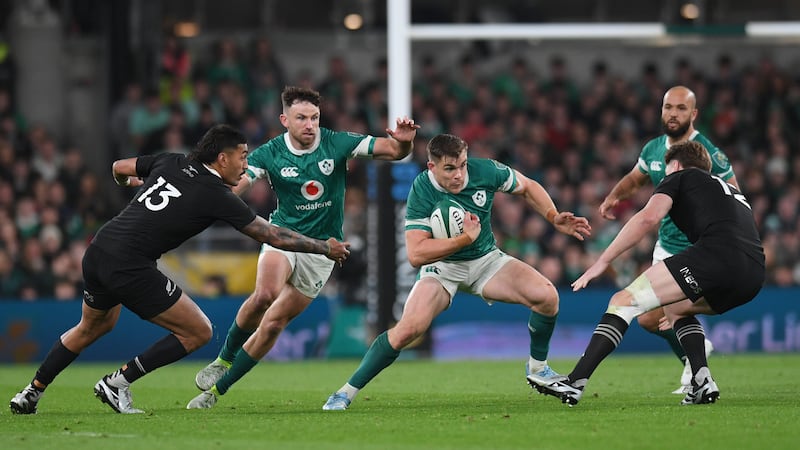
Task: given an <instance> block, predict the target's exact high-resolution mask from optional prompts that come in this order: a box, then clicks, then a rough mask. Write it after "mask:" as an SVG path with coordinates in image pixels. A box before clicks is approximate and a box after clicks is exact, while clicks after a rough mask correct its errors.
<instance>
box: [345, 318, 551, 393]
mask: <svg viewBox="0 0 800 450" xmlns="http://www.w3.org/2000/svg"><path fill="white" fill-rule="evenodd" d="M557 317H558V314H556V315H555V316H553V317H547V316H543V315H541V314H539V313H537V312H534V311H531V316H530V318H529V319H528V333H529V334H530V336H531V357H533V359H535V360H538V361H546V360H547V352H549V351H550V337H551V336H553V329H555V327H556V318H557ZM351 384H352V383H351Z"/></svg>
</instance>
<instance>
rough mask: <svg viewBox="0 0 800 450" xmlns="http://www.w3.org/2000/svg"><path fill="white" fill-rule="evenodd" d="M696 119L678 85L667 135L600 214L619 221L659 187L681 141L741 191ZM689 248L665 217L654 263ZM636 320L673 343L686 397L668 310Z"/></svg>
mask: <svg viewBox="0 0 800 450" xmlns="http://www.w3.org/2000/svg"><path fill="white" fill-rule="evenodd" d="M696 117H697V99H696V98H695V95H694V92H692V91H691V90H690V89H688V88H686V87H684V86H675V87H673V88H671V89H669V90H668V91H667V92H666V94H664V101H663V103H662V105H661V125H662V128H663V130H664V134H663V135H661V136H659V137H657V138H655V139H652V140H651V141H649V142H648V143H647V144H645V146H644V148H643V149H642V152H641V154H640V155H639V161H638V162H637V163H636V166H635V167H634V168H633V169H632V170H631V171H630V172H629V173H628V174H627V175H625V176H624V177H622V179H621V180H619V182H618V183H617V184H616V185H615V186H614V188H613V189H612V190H611V192H610V193H609V194H608V196H607V197H606V198H605V200H603V203H602V204H601V205H600V214H601V215H602V216H603V217H605V218H606V219H610V220H613V219H616V217H615V216H614V213H613V209H614V207H616V206H617V204H618V203H619V202H620V200H624V199H627V198H629V197H631V196H633V195H634V194H635V193H636V192H637V191H638V190H639V189H640V188H641V187H642V186H644V185H645V183H647V181H648V180H650V181H651V182H652V183H653V186H658V184H659V183H660V182H661V180H663V179H664V177H665V176H666V172H665V170H666V165H665V164H664V154H666V152H667V150H668V149H669V147H670V146H671V145H672V144H675V143H678V142H681V141H697V142H699V143H701V144H703V146H704V147H705V148H706V149H707V150H708V153H709V156H710V157H711V173H712V174H714V175H716V176H718V177H720V178H722V179H723V180H725V181H727V182H728V183H730V184H732V185H733V186H735V187H736V188H737V189H738V188H739V185H738V183H737V182H736V177H735V176H734V174H733V167H731V165H730V163H729V162H728V157H727V156H725V154H724V153H723V152H722V151H721V150H720V149H718V148H717V147H715V146H714V144H712V143H711V142H710V141H709V140H708V139H706V137H705V136H703V135H702V134H700V133H699V132H698V131H697V130H695V128H694V123H693V122H694V119H695V118H696ZM688 246H689V240H688V239H687V238H686V236H685V235H684V234H683V233H681V231H680V230H678V227H676V226H675V224H674V223H673V222H672V219H670V217H669V216H667V217H665V218H664V220H663V221H662V222H661V226H660V227H659V229H658V241H657V242H656V245H655V249H653V264H656V263H658V262H660V261H662V260H664V259H666V258H668V257H670V256H672V255H674V254H677V253H680V252H681V251H682V250H684V249H685V248H686V247H688ZM636 320H637V321H638V322H639V325H640V326H641V327H642V328H644V329H645V330H647V331H649V332H651V333H654V334H656V335H658V336H661V337H662V338H664V339H666V340H667V342H669V345H670V347H671V348H672V351H673V352H675V355H676V356H677V357H678V358H679V359H680V360H681V362H682V363H683V364H684V369H683V373H682V375H681V386H680V387H679V388H678V389H676V390H675V391H673V393H674V394H686V393H687V392H689V391H690V390H691V387H692V386H691V375H692V369H691V367H690V365H689V360H688V359H687V358H686V353H685V352H684V350H683V347H681V345H680V342H679V341H678V338H677V336H676V335H675V331H674V330H673V329H672V326H671V325H670V324H669V323H668V322H666V320H665V318H664V310H663V309H662V308H658V309H655V310H653V311H650V312H647V313H645V314H642V315H640V316H639V317H637V318H636ZM659 325H660V326H659ZM712 349H713V346H712V345H711V342H710V341H708V340H706V352H707V353H710V352H711V350H712Z"/></svg>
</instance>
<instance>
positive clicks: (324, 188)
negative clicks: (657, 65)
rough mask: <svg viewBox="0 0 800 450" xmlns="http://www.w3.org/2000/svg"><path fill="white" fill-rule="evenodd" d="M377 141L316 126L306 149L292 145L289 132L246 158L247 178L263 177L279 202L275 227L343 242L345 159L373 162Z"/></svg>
mask: <svg viewBox="0 0 800 450" xmlns="http://www.w3.org/2000/svg"><path fill="white" fill-rule="evenodd" d="M374 146H375V138H374V137H373V136H366V135H363V134H358V133H350V132H339V131H332V130H329V129H327V128H320V130H319V134H318V135H317V141H316V142H315V143H314V145H313V146H312V147H311V148H310V149H308V150H298V149H295V148H294V147H292V144H291V143H290V141H289V133H283V134H281V135H280V136H277V137H275V138H272V139H270V140H269V141H268V142H267V143H265V144H263V145H261V146H259V147H257V148H256V149H255V150H253V152H252V153H250V155H248V157H247V165H248V167H247V176H248V177H250V179H251V180H255V179H257V178H267V180H268V181H269V184H270V186H272V190H273V191H274V192H275V195H276V196H277V198H278V206H277V208H275V211H273V212H272V214H270V216H269V221H270V222H271V223H273V224H275V225H278V226H281V227H286V228H289V229H290V230H294V231H296V232H298V233H301V234H304V235H306V236H308V237H313V238H317V239H323V240H324V239H328V238H330V237H333V238H336V239H338V240H340V241H341V240H342V239H343V234H344V233H343V232H342V224H343V223H344V191H345V181H346V180H345V179H346V177H347V160H348V159H349V158H355V157H363V158H371V157H372V152H373V147H374Z"/></svg>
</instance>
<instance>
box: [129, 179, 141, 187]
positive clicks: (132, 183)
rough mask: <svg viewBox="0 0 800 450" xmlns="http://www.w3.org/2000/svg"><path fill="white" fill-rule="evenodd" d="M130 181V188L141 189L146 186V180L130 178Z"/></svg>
mask: <svg viewBox="0 0 800 450" xmlns="http://www.w3.org/2000/svg"><path fill="white" fill-rule="evenodd" d="M128 181H129V182H130V184H128V187H139V186H141V185H143V184H144V180H143V179H141V178H139V177H130V178H128Z"/></svg>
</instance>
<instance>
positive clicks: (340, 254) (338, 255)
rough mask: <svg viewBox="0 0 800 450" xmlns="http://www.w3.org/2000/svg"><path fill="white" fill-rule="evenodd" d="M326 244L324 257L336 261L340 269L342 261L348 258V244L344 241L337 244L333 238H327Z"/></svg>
mask: <svg viewBox="0 0 800 450" xmlns="http://www.w3.org/2000/svg"><path fill="white" fill-rule="evenodd" d="M326 242H327V243H328V248H329V250H328V253H326V254H325V256H327V257H328V259H330V260H333V261H336V262H337V263H338V264H339V267H341V266H342V263H344V260H345V259H347V257H348V256H350V243H349V242H346V241H345V242H339V241H337V240H336V239H334V238H328V240H327V241H326Z"/></svg>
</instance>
